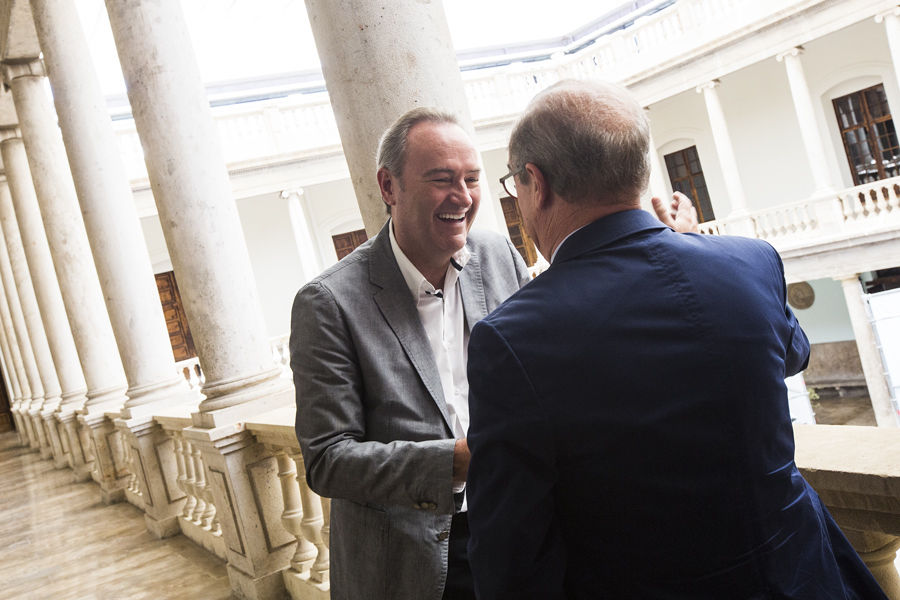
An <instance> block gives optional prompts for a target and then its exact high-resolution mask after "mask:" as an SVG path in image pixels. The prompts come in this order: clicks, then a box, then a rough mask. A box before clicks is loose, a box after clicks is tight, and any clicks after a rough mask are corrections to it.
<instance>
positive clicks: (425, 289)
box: [388, 221, 472, 299]
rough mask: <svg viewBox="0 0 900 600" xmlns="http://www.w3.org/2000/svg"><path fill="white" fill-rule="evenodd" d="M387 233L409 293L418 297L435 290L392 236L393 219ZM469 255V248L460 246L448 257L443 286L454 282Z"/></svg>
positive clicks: (432, 292)
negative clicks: (448, 262)
mask: <svg viewBox="0 0 900 600" xmlns="http://www.w3.org/2000/svg"><path fill="white" fill-rule="evenodd" d="M388 234H389V237H390V240H391V250H393V252H394V258H395V259H396V260H397V266H398V267H400V273H401V274H402V275H403V280H404V281H406V285H407V287H408V288H409V291H410V293H412V295H413V298H415V299H418V298H420V297H421V296H422V294H429V295H430V294H434V293H435V292H436V291H437V290H435V289H434V286H433V285H431V283H430V282H429V281H428V280H427V279H425V276H424V275H422V273H420V272H419V269H417V268H416V266H415V265H414V264H413V263H412V261H411V260H409V258H407V256H406V255H405V254H404V253H403V250H401V249H400V245H399V244H397V238H396V237H394V223H393V221H391V224H390V227H388ZM471 257H472V253H471V252H469V249H468V248H467V247H466V246H463V247H462V248H460V249H459V251H458V252H456V253H454V254H453V256H451V257H450V266H449V267H448V268H447V277H446V278H445V279H444V287H449V286H452V285H453V284H455V283H456V279H457V277H458V276H459V271H462V270H463V267H465V266H466V263H468V262H469V259H470V258H471Z"/></svg>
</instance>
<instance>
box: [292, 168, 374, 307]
mask: <svg viewBox="0 0 900 600" xmlns="http://www.w3.org/2000/svg"><path fill="white" fill-rule="evenodd" d="M372 177H373V178H374V177H375V167H374V165H373V166H372ZM303 196H304V199H305V201H306V203H307V204H306V207H307V209H308V214H309V224H310V228H311V229H312V230H313V232H314V236H315V239H314V240H313V241H314V244H315V246H316V247H317V248H318V249H319V254H320V256H321V258H322V267H323V268H327V267H329V266H331V265H333V264H334V263H336V262H337V253H336V252H335V250H334V242H333V241H332V239H331V236H333V235H337V234H339V233H347V232H348V231H355V230H357V229H363V220H362V215H361V214H360V212H359V206H358V205H357V203H356V195H355V194H354V191H353V185H352V183H351V182H350V179H349V178H344V179H340V180H337V181H327V182H323V183H319V184H316V185H310V186H304V187H303ZM295 246H296V245H295ZM295 291H296V290H295Z"/></svg>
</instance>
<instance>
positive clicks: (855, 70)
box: [802, 19, 900, 187]
mask: <svg viewBox="0 0 900 600" xmlns="http://www.w3.org/2000/svg"><path fill="white" fill-rule="evenodd" d="M805 48H806V53H805V54H803V57H802V59H803V68H804V71H805V73H806V78H807V81H808V83H809V88H810V93H811V94H812V95H813V98H814V102H813V106H814V107H815V110H816V119H817V120H818V121H819V123H820V124H821V125H822V127H824V131H827V135H826V136H825V137H826V139H828V140H829V141H830V142H831V143H830V144H827V145H826V148H825V150H826V156H827V157H828V158H829V160H831V161H833V163H832V168H836V169H837V171H838V173H839V174H840V179H839V182H840V185H842V186H845V187H850V186H852V185H853V177H852V176H851V174H850V166H849V163H848V162H847V155H846V153H845V151H844V145H843V141H842V140H841V134H840V130H839V129H838V124H837V118H836V117H835V113H834V107H833V105H832V100H833V99H834V98H837V97H839V96H843V95H845V94H849V93H851V92H855V91H858V90H860V89H863V88H866V87H869V86H872V85H875V84H877V83H883V84H884V89H885V93H886V94H887V98H888V104H889V105H890V107H891V111H892V114H894V115H896V116H895V119H894V120H895V121H896V120H897V117H898V116H900V89H898V86H897V78H896V75H895V73H896V71H895V68H894V65H893V64H892V63H891V58H890V56H891V55H890V49H889V48H888V44H887V37H886V34H885V28H884V23H876V22H875V21H874V20H873V19H866V20H865V21H862V22H860V23H857V24H855V25H852V26H850V27H846V28H844V29H841V30H839V31H836V32H834V33H832V34H831V35H828V36H824V37H822V38H818V39H815V40H813V41H811V42H809V43H807V44H806V45H805Z"/></svg>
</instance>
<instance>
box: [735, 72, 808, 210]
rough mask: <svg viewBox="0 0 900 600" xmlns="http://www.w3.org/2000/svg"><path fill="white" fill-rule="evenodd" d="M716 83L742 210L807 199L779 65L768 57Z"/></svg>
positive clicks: (804, 161)
mask: <svg viewBox="0 0 900 600" xmlns="http://www.w3.org/2000/svg"><path fill="white" fill-rule="evenodd" d="M805 56H806V54H803V55H801V60H803V58H805ZM721 81H722V85H720V86H719V87H718V90H719V97H720V98H721V100H722V106H723V108H724V110H725V115H726V117H727V118H728V130H729V133H730V134H731V141H732V143H733V144H734V154H735V158H736V159H737V163H738V168H739V169H740V176H741V183H742V184H743V186H744V194H745V196H746V198H747V208H748V209H749V210H750V211H751V212H753V211H757V210H761V209H766V208H772V207H775V206H779V205H781V204H789V203H793V202H797V201H800V200H804V199H806V198H809V197H810V196H811V195H812V194H813V192H814V190H815V189H816V185H815V182H814V181H813V175H812V170H811V168H810V164H809V160H808V158H807V156H806V150H805V149H804V146H803V138H802V137H801V132H800V125H799V123H798V121H797V111H796V109H795V108H794V102H793V99H792V97H791V90H790V87H789V86H788V79H787V73H786V70H785V67H784V63H781V62H778V61H777V60H775V58H774V57H772V58H770V59H769V60H765V61H762V62H758V63H754V64H753V65H750V66H749V67H746V68H744V69H741V70H740V71H736V72H734V73H731V74H729V75H727V76H726V77H722V78H721ZM722 216H724V215H722Z"/></svg>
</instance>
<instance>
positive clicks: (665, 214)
mask: <svg viewBox="0 0 900 600" xmlns="http://www.w3.org/2000/svg"><path fill="white" fill-rule="evenodd" d="M672 197H673V200H672V206H671V207H669V206H666V203H665V202H663V201H662V200H660V199H659V198H657V197H656V196H654V197H653V198H651V202H652V203H653V210H654V211H656V216H657V218H658V219H659V220H660V221H662V222H663V224H664V225H668V226H669V227H671V228H672V229H674V230H675V231H677V232H678V233H700V225H699V223H698V222H697V209H696V208H694V205H693V204H692V203H691V199H690V198H688V197H687V196H685V195H684V194H682V193H681V192H675V193H674V194H673V195H672Z"/></svg>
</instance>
